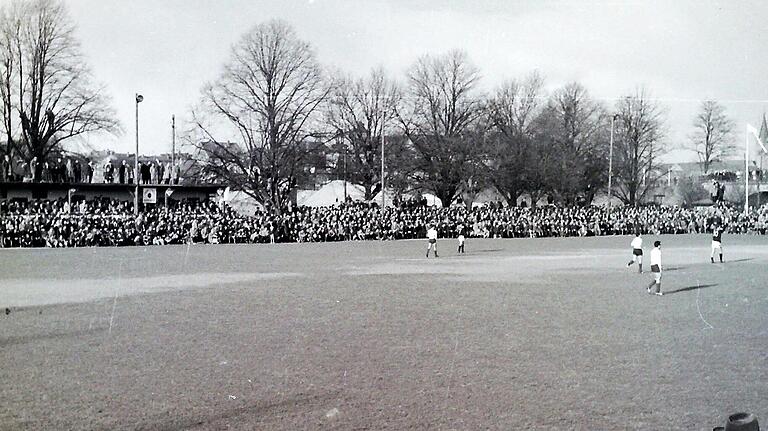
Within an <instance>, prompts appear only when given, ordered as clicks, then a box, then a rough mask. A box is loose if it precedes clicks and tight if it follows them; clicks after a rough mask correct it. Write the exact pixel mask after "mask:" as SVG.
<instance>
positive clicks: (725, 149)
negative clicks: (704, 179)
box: [688, 100, 735, 175]
mask: <svg viewBox="0 0 768 431" xmlns="http://www.w3.org/2000/svg"><path fill="white" fill-rule="evenodd" d="M693 127H694V131H693V134H692V135H691V137H690V139H691V142H690V144H689V145H688V148H689V149H691V150H693V151H695V152H696V155H698V157H699V163H700V164H701V169H702V172H703V173H704V174H705V175H706V174H707V173H708V172H709V167H710V166H711V165H712V163H713V162H718V161H720V160H721V158H722V157H724V156H728V155H730V154H731V153H732V152H733V150H734V149H735V146H734V142H733V127H734V124H733V121H732V120H731V119H730V118H728V116H727V115H725V107H724V106H723V105H721V104H719V103H717V102H716V101H714V100H705V101H704V102H702V104H701V107H700V108H699V113H698V114H697V115H696V118H695V120H694V121H693Z"/></svg>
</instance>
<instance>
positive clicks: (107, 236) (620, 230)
mask: <svg viewBox="0 0 768 431" xmlns="http://www.w3.org/2000/svg"><path fill="white" fill-rule="evenodd" d="M715 223H717V224H722V225H725V227H726V231H727V232H730V233H754V234H765V233H766V227H767V226H768V205H766V206H763V207H761V208H760V209H758V210H754V211H751V212H750V213H749V215H747V216H745V215H744V214H743V212H742V211H740V210H739V209H737V208H733V207H730V206H726V205H717V206H714V207H702V208H693V209H685V208H679V207H659V206H647V207H640V208H614V209H613V210H612V211H608V210H607V209H605V208H599V207H579V208H576V207H573V208H562V207H556V206H544V207H538V208H519V207H504V206H501V205H493V204H491V205H486V206H484V207H480V208H473V209H467V208H465V207H459V206H455V207H449V208H437V207H427V206H412V207H401V208H387V209H385V210H384V211H381V210H380V209H379V208H378V207H376V206H374V205H367V204H349V205H342V206H336V207H325V208H307V207H301V208H298V209H295V210H293V211H289V212H286V213H283V214H280V215H277V214H271V213H266V212H256V213H255V214H254V215H253V216H243V215H240V214H238V213H237V212H235V211H233V210H232V209H230V208H229V207H227V206H225V205H220V204H217V203H215V202H212V201H211V202H204V203H178V204H176V205H174V206H173V207H172V208H166V207H161V206H158V207H154V208H147V209H145V211H143V212H142V213H140V214H139V215H138V216H135V215H134V214H133V207H132V203H130V202H121V201H116V200H109V199H101V200H94V201H80V202H78V203H75V204H72V205H71V206H70V204H69V203H68V202H67V201H66V200H56V201H31V202H24V201H7V200H6V201H0V246H2V247H87V246H127V245H162V244H182V243H187V242H192V243H214V244H215V243H260V242H261V243H264V242H318V241H344V240H385V239H404V238H423V237H424V235H425V232H426V229H427V227H428V225H434V226H435V227H436V228H437V230H438V232H439V235H440V237H443V238H445V237H455V236H457V235H458V234H459V233H463V234H464V235H465V236H467V237H481V238H514V237H551V236H561V237H562V236H595V235H615V234H629V233H633V232H638V231H639V232H642V233H653V234H668V233H672V234H679V233H701V232H710V231H711V228H712V225H713V224H715Z"/></svg>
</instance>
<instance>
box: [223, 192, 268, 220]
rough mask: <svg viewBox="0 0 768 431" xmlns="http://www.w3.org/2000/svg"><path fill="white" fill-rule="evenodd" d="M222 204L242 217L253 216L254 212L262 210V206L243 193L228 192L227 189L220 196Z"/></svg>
mask: <svg viewBox="0 0 768 431" xmlns="http://www.w3.org/2000/svg"><path fill="white" fill-rule="evenodd" d="M221 199H222V201H223V202H224V203H226V204H227V206H229V207H230V208H232V209H233V210H235V211H236V212H237V213H238V214H240V215H243V216H253V214H254V213H255V212H256V210H263V209H264V205H262V204H261V203H260V202H259V201H257V200H256V199H254V198H253V197H252V196H249V195H248V194H247V193H245V192H243V191H239V190H237V191H235V190H230V188H229V187H227V188H226V189H225V190H224V194H223V195H222V196H221Z"/></svg>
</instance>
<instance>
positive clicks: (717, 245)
mask: <svg viewBox="0 0 768 431" xmlns="http://www.w3.org/2000/svg"><path fill="white" fill-rule="evenodd" d="M723 230H724V229H723V227H722V226H720V225H719V224H717V223H715V225H714V227H713V228H712V253H710V254H709V261H710V262H712V263H715V249H717V251H718V252H719V253H720V263H723V245H722V242H721V239H722V236H723Z"/></svg>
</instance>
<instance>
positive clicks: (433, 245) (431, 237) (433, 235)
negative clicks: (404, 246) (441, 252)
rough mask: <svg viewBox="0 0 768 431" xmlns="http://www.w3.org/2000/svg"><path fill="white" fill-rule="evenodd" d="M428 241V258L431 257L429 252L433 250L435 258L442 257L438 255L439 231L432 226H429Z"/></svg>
mask: <svg viewBox="0 0 768 431" xmlns="http://www.w3.org/2000/svg"><path fill="white" fill-rule="evenodd" d="M427 240H428V241H429V243H428V244H427V257H429V250H431V249H434V250H435V257H440V256H438V255H437V229H435V227H434V226H432V225H431V224H430V225H427Z"/></svg>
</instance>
